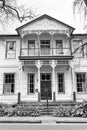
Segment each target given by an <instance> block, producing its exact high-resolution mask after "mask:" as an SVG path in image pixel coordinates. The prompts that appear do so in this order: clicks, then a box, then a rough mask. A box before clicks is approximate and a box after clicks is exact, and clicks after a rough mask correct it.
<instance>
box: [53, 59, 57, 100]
mask: <svg viewBox="0 0 87 130" xmlns="http://www.w3.org/2000/svg"><path fill="white" fill-rule="evenodd" d="M52 68H53V72H52V91H53V102H55V101H56V97H55V94H56V87H55V86H56V85H55V84H56V82H55V60H53V61H52Z"/></svg>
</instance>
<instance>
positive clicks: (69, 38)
mask: <svg viewBox="0 0 87 130" xmlns="http://www.w3.org/2000/svg"><path fill="white" fill-rule="evenodd" d="M68 40H69V44H70V55H71V56H72V43H71V37H68Z"/></svg>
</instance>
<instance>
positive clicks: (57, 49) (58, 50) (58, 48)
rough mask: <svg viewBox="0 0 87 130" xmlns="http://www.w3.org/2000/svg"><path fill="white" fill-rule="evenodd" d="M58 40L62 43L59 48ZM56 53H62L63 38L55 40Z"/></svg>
mask: <svg viewBox="0 0 87 130" xmlns="http://www.w3.org/2000/svg"><path fill="white" fill-rule="evenodd" d="M60 41H61V45H62V47H61V48H60V47H59V46H58V42H60ZM60 50H61V51H60ZM56 54H59V55H60V54H63V40H62V39H59V40H56Z"/></svg>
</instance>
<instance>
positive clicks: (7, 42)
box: [5, 40, 16, 59]
mask: <svg viewBox="0 0 87 130" xmlns="http://www.w3.org/2000/svg"><path fill="white" fill-rule="evenodd" d="M10 42H13V43H14V46H15V49H13V50H9V49H8V45H9V44H11V43H10ZM9 51H13V52H14V57H13V58H12V57H8V52H9ZM5 58H6V59H16V40H12V41H11V40H7V41H6V53H5Z"/></svg>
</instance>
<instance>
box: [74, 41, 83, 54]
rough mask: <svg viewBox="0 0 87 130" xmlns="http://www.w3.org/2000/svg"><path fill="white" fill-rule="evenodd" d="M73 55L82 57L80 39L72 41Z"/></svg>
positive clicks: (81, 42)
mask: <svg viewBox="0 0 87 130" xmlns="http://www.w3.org/2000/svg"><path fill="white" fill-rule="evenodd" d="M72 45H73V46H72V47H73V48H72V49H73V54H74V56H75V57H83V56H84V46H82V45H83V41H82V40H80V39H75V40H73V44H72Z"/></svg>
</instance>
